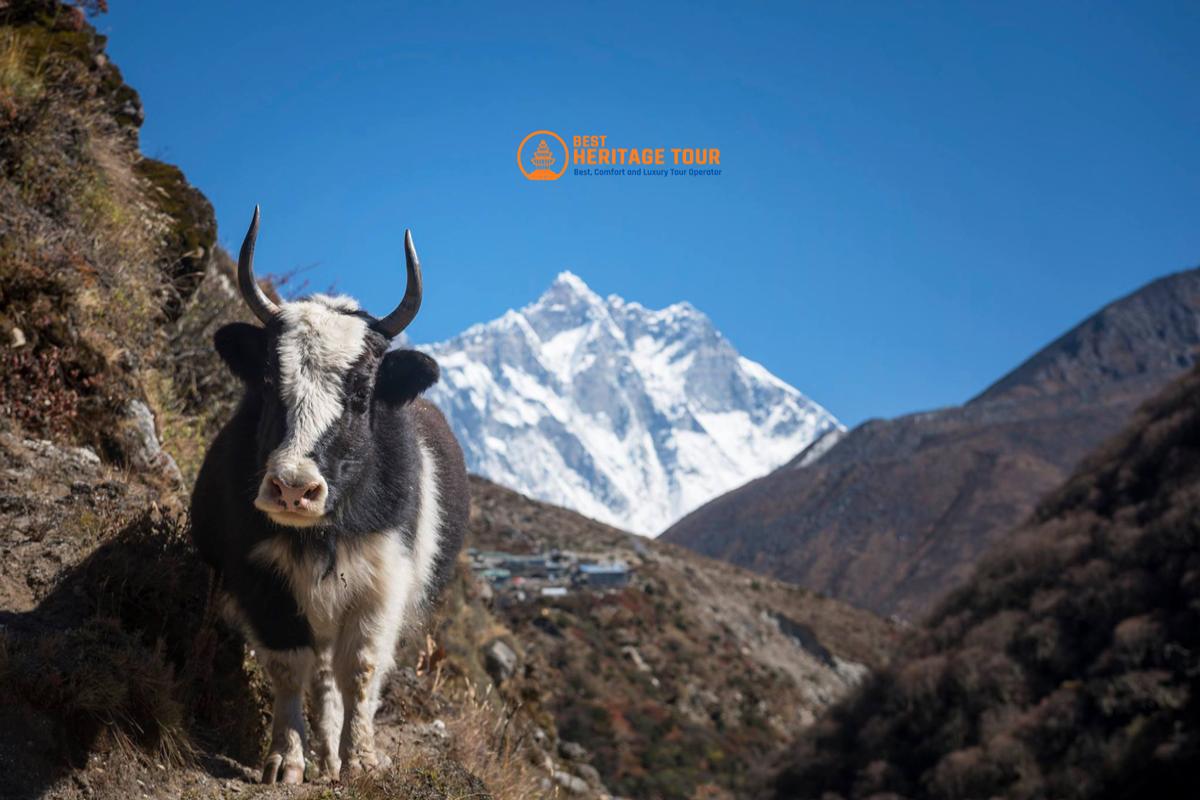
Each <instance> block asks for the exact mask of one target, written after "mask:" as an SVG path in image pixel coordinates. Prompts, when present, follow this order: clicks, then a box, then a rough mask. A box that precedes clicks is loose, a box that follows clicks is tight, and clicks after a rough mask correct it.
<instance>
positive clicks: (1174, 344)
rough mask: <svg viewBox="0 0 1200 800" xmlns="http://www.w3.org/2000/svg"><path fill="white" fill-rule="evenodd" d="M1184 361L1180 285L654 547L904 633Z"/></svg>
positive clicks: (841, 444)
mask: <svg viewBox="0 0 1200 800" xmlns="http://www.w3.org/2000/svg"><path fill="white" fill-rule="evenodd" d="M1198 347H1200V270H1190V271H1187V272H1181V273H1178V274H1175V275H1171V276H1169V277H1166V278H1163V279H1161V280H1158V281H1155V282H1154V283H1151V284H1150V285H1148V286H1146V287H1143V288H1142V289H1140V290H1138V291H1137V292H1134V293H1133V294H1131V295H1129V296H1128V297H1125V298H1122V299H1120V300H1118V301H1116V302H1114V303H1112V304H1111V305H1109V306H1107V307H1106V308H1104V309H1102V310H1101V311H1100V312H1098V313H1097V314H1095V315H1094V316H1092V317H1090V318H1089V319H1087V320H1086V321H1084V322H1083V323H1081V324H1080V325H1079V326H1077V327H1075V328H1073V329H1072V330H1071V331H1069V332H1068V333H1067V334H1065V335H1064V336H1062V337H1061V338H1060V339H1058V340H1056V341H1055V342H1054V343H1052V344H1051V345H1049V346H1048V347H1046V348H1045V349H1044V350H1042V351H1041V352H1039V353H1038V354H1037V355H1035V356H1034V357H1033V358H1031V359H1029V361H1027V362H1025V364H1023V365H1021V366H1020V367H1018V368H1017V369H1016V370H1014V371H1013V372H1012V373H1010V374H1009V375H1007V376H1006V377H1004V378H1002V379H1001V380H1000V381H998V382H997V383H996V384H995V385H994V386H992V387H991V388H989V389H988V390H987V391H985V392H983V393H982V394H981V395H980V396H979V397H977V398H975V399H974V400H972V401H971V402H970V403H968V404H966V405H964V406H961V407H954V408H946V409H940V410H937V411H931V412H926V413H921V414H911V415H908V416H904V417H899V418H897V419H893V420H872V421H870V422H867V423H864V424H863V425H860V426H859V427H857V428H855V429H854V430H852V431H850V432H849V433H848V434H846V435H844V436H843V437H841V438H840V439H838V440H837V441H836V443H835V444H833V445H832V446H831V447H829V448H828V449H826V450H825V451H824V452H823V453H821V452H817V451H818V450H819V449H820V448H814V450H813V451H810V452H808V453H802V454H801V455H800V456H799V457H797V458H796V459H793V461H792V462H791V463H789V464H788V465H787V466H785V467H783V468H781V469H779V470H777V471H775V472H774V473H772V474H771V475H768V476H766V477H764V478H761V479H759V480H757V481H753V482H751V483H749V484H747V485H745V486H742V487H740V488H738V489H736V490H734V491H733V492H730V493H729V494H727V495H724V496H722V497H720V498H718V499H717V500H714V501H713V502H711V503H709V504H707V505H705V506H703V507H702V508H700V509H699V510H697V511H695V512H694V513H692V514H690V515H689V516H687V517H685V518H684V519H683V520H681V521H680V522H679V523H677V524H676V525H674V526H673V527H672V528H671V529H669V530H668V531H667V532H666V533H665V534H664V536H663V538H664V539H666V540H667V541H672V542H676V543H679V544H683V545H686V546H687V547H690V548H693V549H695V550H697V551H699V552H702V553H705V554H707V555H711V556H714V557H719V558H723V559H726V560H729V561H731V562H733V563H735V564H739V565H742V566H745V567H749V568H751V569H754V570H758V571H760V572H763V573H766V574H769V575H773V576H775V577H778V578H782V579H784V580H788V581H793V582H795V583H798V584H800V585H801V586H806V587H808V588H811V589H814V590H817V591H821V592H825V593H828V594H830V595H832V596H834V597H838V598H841V599H843V600H847V601H849V602H851V603H854V604H856V605H858V606H860V607H863V608H869V609H872V610H874V611H876V612H878V613H882V614H895V615H899V616H901V617H906V618H909V619H914V618H917V617H919V616H921V615H922V614H923V613H925V612H926V611H928V609H929V608H930V607H931V606H932V604H933V603H934V602H935V601H936V600H937V599H938V598H939V597H941V596H942V595H943V594H944V593H945V592H946V591H948V590H949V589H951V588H953V587H955V586H958V585H961V583H962V582H963V581H964V580H965V579H966V577H967V576H968V575H969V574H970V572H971V569H972V567H973V565H974V564H975V563H976V561H977V559H978V558H979V557H980V556H981V555H982V554H983V553H984V552H985V551H986V550H987V549H988V548H989V547H990V546H991V545H992V544H994V543H995V542H996V541H998V540H999V539H1000V538H1001V537H1003V536H1004V535H1006V533H1007V532H1008V531H1009V530H1011V529H1012V528H1013V527H1015V526H1016V525H1017V524H1019V523H1020V522H1021V521H1023V520H1024V519H1025V518H1026V517H1028V515H1029V514H1030V513H1031V512H1032V510H1033V508H1034V505H1035V503H1036V502H1037V499H1038V498H1039V497H1041V496H1042V495H1044V494H1045V493H1046V492H1048V491H1050V490H1051V489H1052V488H1054V487H1055V486H1057V485H1058V484H1059V483H1061V482H1062V481H1063V480H1064V479H1065V478H1066V476H1067V475H1069V474H1070V471H1071V470H1072V469H1073V468H1074V467H1075V465H1076V464H1077V463H1078V462H1079V460H1080V459H1081V458H1082V457H1083V455H1084V454H1085V453H1087V452H1088V451H1089V450H1090V449H1092V448H1094V447H1095V446H1097V445H1098V444H1099V443H1100V442H1102V441H1104V439H1106V438H1107V437H1108V436H1111V435H1113V434H1114V433H1116V432H1117V431H1119V430H1120V429H1121V427H1122V426H1123V425H1124V424H1125V423H1126V422H1127V420H1128V419H1129V417H1130V415H1131V413H1132V412H1133V410H1134V409H1135V408H1136V407H1137V405H1138V403H1140V402H1141V401H1143V400H1144V399H1146V397H1148V396H1150V395H1151V394H1152V393H1153V392H1155V391H1156V390H1157V389H1159V388H1161V387H1162V386H1163V385H1165V384H1166V383H1167V382H1168V381H1169V380H1171V379H1172V378H1173V377H1174V376H1177V375H1178V374H1179V373H1180V372H1181V371H1183V370H1184V369H1186V368H1187V367H1188V366H1189V365H1191V364H1193V363H1195V361H1196V356H1197V352H1198V351H1197V348H1198ZM821 444H824V442H822V443H821Z"/></svg>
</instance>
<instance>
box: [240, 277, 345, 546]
mask: <svg viewBox="0 0 1200 800" xmlns="http://www.w3.org/2000/svg"><path fill="white" fill-rule="evenodd" d="M356 311H358V303H356V302H355V301H354V300H353V299H351V298H349V297H341V296H339V297H330V296H327V295H321V294H318V295H313V296H312V297H310V298H308V299H306V300H300V301H295V302H291V303H284V304H283V305H282V306H281V307H280V312H279V320H280V323H281V331H280V334H279V339H278V344H277V349H276V355H277V358H278V364H279V383H278V392H279V398H280V400H281V402H282V404H283V407H284V409H285V410H286V417H287V432H286V433H285V434H284V437H283V441H282V442H280V444H279V446H278V447H276V448H275V450H274V451H273V452H272V453H271V454H270V456H269V457H268V459H267V465H266V472H265V474H264V476H263V480H262V483H261V484H260V486H259V491H258V497H257V498H256V499H255V501H254V504H255V506H257V507H258V508H259V509H260V510H262V511H263V512H265V513H266V514H267V515H268V516H270V517H271V518H272V519H273V520H274V521H276V522H278V523H281V524H284V525H291V526H294V527H308V526H312V525H316V524H319V523H320V522H321V519H322V518H323V517H324V514H325V510H326V509H325V500H326V499H327V497H328V494H329V492H328V483H327V482H326V480H325V478H324V477H323V476H322V475H321V472H320V470H319V469H318V467H317V464H316V462H315V461H313V459H312V452H313V448H314V447H316V445H317V442H318V441H319V440H320V439H321V436H322V435H323V434H324V433H325V432H326V431H327V430H329V428H330V426H332V425H333V424H334V423H335V422H336V421H337V420H338V418H339V417H340V416H341V415H342V413H343V412H344V411H345V403H344V397H343V385H344V382H345V377H346V373H347V372H348V371H349V370H350V368H351V367H352V366H353V365H354V363H355V362H356V361H358V359H359V358H360V357H361V356H362V354H363V353H364V351H365V350H366V346H367V334H368V332H369V328H368V323H367V320H366V319H364V318H363V317H361V316H357V315H356V314H355V313H354V312H356Z"/></svg>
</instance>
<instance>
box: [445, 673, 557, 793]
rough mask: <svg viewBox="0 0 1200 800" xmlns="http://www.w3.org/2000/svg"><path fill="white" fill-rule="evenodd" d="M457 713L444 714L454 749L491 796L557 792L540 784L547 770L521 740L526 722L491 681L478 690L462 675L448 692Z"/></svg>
mask: <svg viewBox="0 0 1200 800" xmlns="http://www.w3.org/2000/svg"><path fill="white" fill-rule="evenodd" d="M452 696H453V697H454V701H455V706H456V707H457V708H458V713H457V714H455V715H454V716H452V717H450V718H449V719H447V720H446V728H447V730H448V731H449V732H450V734H451V736H452V737H453V741H454V745H453V748H454V755H455V756H456V757H457V758H458V760H459V761H461V762H462V764H463V766H465V767H466V768H467V769H468V770H470V771H471V772H472V773H474V774H475V775H477V776H479V777H480V778H481V779H482V780H483V782H484V783H485V784H486V785H487V787H488V790H489V791H490V792H491V794H490V795H489V796H491V797H494V798H496V800H530V798H543V797H558V796H559V792H558V787H557V786H555V787H553V788H552V789H551V790H550V791H547V790H546V789H544V788H542V781H543V780H544V779H549V778H550V773H549V771H548V770H547V769H546V768H545V766H544V765H543V764H540V763H538V762H537V760H536V759H537V756H536V754H535V752H534V751H533V750H532V748H530V747H529V746H528V745H529V742H528V740H527V736H528V732H529V728H528V725H527V724H522V721H521V720H520V719H519V715H520V712H521V708H520V707H519V706H513V705H511V704H509V703H507V702H505V701H503V700H497V698H496V697H494V696H493V693H492V691H491V685H490V684H489V685H488V689H487V690H486V691H485V692H484V694H482V695H480V694H479V693H478V692H477V691H476V689H475V684H474V683H472V682H471V681H465V680H464V681H463V682H462V688H461V689H460V690H459V691H458V692H455V693H453V695H452Z"/></svg>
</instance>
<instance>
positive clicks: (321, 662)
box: [310, 643, 343, 781]
mask: <svg viewBox="0 0 1200 800" xmlns="http://www.w3.org/2000/svg"><path fill="white" fill-rule="evenodd" d="M316 660H317V664H316V668H315V669H314V670H313V680H312V695H311V700H310V704H311V710H312V723H313V724H312V729H313V739H314V740H315V741H314V743H313V754H314V755H315V756H316V759H317V769H318V771H319V772H320V773H321V775H323V776H324V777H326V778H328V779H329V780H333V781H336V780H337V779H338V777H339V776H340V775H341V771H342V760H341V758H340V757H339V755H338V743H339V741H340V739H341V736H342V715H343V711H342V694H341V692H340V691H338V688H337V684H336V681H335V679H334V675H333V644H332V643H326V644H321V645H318V646H317V659H316Z"/></svg>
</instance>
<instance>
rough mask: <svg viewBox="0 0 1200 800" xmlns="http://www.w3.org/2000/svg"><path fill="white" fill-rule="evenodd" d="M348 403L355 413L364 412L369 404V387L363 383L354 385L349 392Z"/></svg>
mask: <svg viewBox="0 0 1200 800" xmlns="http://www.w3.org/2000/svg"><path fill="white" fill-rule="evenodd" d="M350 403H351V405H352V406H353V408H354V410H355V411H358V412H362V411H366V410H367V406H368V405H370V403H371V387H370V385H368V384H367V383H366V382H365V381H364V382H361V383H357V384H355V386H354V389H353V390H352V391H351V392H350Z"/></svg>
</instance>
